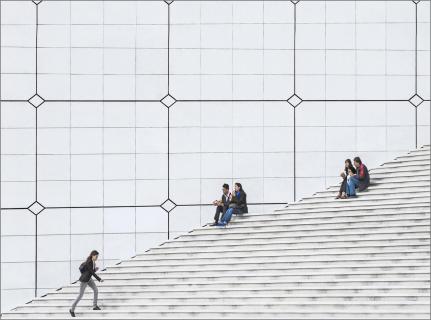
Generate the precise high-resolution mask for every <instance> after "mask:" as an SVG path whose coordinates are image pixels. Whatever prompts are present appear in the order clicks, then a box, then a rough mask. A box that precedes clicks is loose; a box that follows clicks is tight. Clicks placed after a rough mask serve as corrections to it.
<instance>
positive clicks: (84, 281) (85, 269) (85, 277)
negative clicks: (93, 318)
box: [69, 250, 103, 317]
mask: <svg viewBox="0 0 431 320" xmlns="http://www.w3.org/2000/svg"><path fill="white" fill-rule="evenodd" d="M98 257H99V252H97V251H96V250H93V251H91V253H90V255H89V256H88V258H87V260H85V262H83V263H82V264H81V265H80V266H79V271H80V272H81V277H79V281H80V282H81V284H80V288H79V295H78V297H77V298H76V300H75V301H74V302H73V304H72V307H71V308H70V310H69V313H70V315H71V316H72V317H75V308H76V305H77V304H78V302H79V301H81V299H82V296H83V295H84V292H85V288H87V286H89V287H90V288H91V289H93V293H94V296H93V310H100V308H99V306H98V305H97V295H98V293H99V291H98V289H97V286H96V284H95V283H94V281H93V279H91V277H95V278H96V279H97V281H99V282H103V280H102V279H101V278H100V277H99V276H98V275H97V274H96V272H97V271H98V270H99V268H97V267H96V261H97V258H98Z"/></svg>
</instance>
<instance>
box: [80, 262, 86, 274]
mask: <svg viewBox="0 0 431 320" xmlns="http://www.w3.org/2000/svg"><path fill="white" fill-rule="evenodd" d="M84 271H85V262H83V263H81V265H80V266H79V272H81V274H82V273H84Z"/></svg>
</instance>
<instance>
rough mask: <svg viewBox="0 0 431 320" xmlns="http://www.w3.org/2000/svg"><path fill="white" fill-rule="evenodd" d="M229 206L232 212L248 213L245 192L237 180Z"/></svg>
mask: <svg viewBox="0 0 431 320" xmlns="http://www.w3.org/2000/svg"><path fill="white" fill-rule="evenodd" d="M229 207H231V208H233V214H242V213H248V207H247V193H245V191H244V189H243V188H242V185H241V183H239V182H236V183H235V192H234V193H233V194H232V195H231V200H230V205H229Z"/></svg>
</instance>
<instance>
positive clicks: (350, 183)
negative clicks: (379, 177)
mask: <svg viewBox="0 0 431 320" xmlns="http://www.w3.org/2000/svg"><path fill="white" fill-rule="evenodd" d="M358 186H359V179H358V178H356V177H350V178H349V179H348V180H347V195H348V196H349V197H352V196H356V188H357V187H358Z"/></svg>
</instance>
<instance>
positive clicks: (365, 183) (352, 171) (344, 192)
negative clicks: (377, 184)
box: [336, 157, 370, 199]
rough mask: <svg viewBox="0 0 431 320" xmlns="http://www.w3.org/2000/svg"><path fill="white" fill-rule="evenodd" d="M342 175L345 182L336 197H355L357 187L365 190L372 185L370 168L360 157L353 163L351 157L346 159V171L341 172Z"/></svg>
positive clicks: (359, 189)
mask: <svg viewBox="0 0 431 320" xmlns="http://www.w3.org/2000/svg"><path fill="white" fill-rule="evenodd" d="M340 176H341V177H342V178H343V182H342V183H341V187H340V191H339V193H338V196H337V197H336V199H348V198H355V197H356V189H358V191H364V190H366V189H367V188H368V187H369V185H370V174H369V173H368V168H367V166H366V165H364V164H363V163H362V161H361V158H359V157H355V158H354V159H353V164H352V161H351V160H350V159H347V160H346V161H344V171H343V172H341V174H340Z"/></svg>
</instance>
